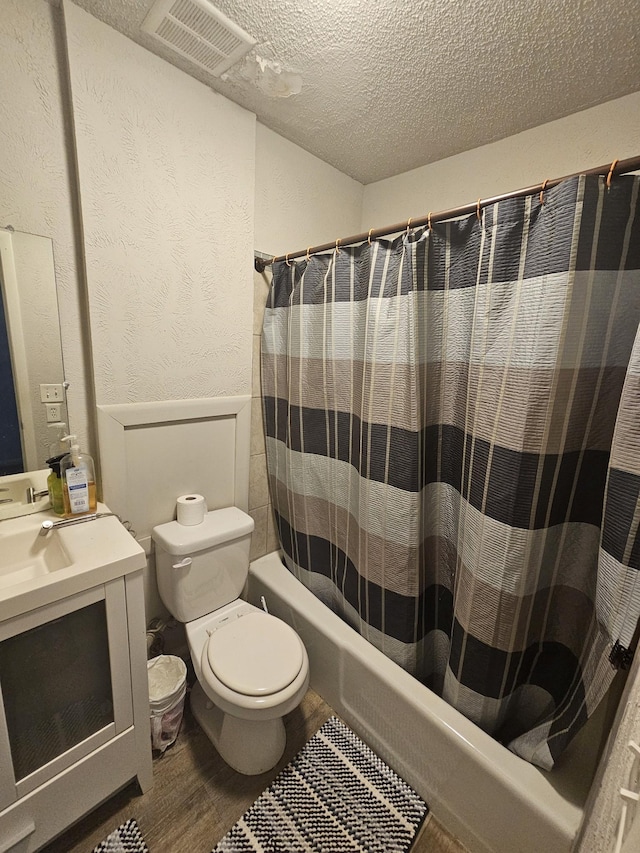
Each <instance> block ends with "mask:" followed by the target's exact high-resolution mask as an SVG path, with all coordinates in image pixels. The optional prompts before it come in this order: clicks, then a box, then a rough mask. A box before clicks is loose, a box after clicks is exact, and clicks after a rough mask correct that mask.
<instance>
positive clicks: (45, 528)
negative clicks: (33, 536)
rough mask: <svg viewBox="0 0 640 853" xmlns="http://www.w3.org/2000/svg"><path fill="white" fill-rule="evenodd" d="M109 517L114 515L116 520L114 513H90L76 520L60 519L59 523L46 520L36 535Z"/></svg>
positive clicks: (43, 534) (44, 534)
mask: <svg viewBox="0 0 640 853" xmlns="http://www.w3.org/2000/svg"><path fill="white" fill-rule="evenodd" d="M109 515H114V516H115V517H116V518H118V516H117V515H116V514H115V512H90V513H89V514H88V515H80V516H78V518H62V519H60V521H51V519H50V518H48V519H47V520H46V521H43V522H42V526H41V527H40V530H39V531H38V535H39V536H46V535H47V533H48V532H49V531H50V530H57V529H58V528H59V527H71V525H72V524H82V523H83V522H85V521H95V520H96V518H106V517H107V516H109ZM118 520H119V518H118Z"/></svg>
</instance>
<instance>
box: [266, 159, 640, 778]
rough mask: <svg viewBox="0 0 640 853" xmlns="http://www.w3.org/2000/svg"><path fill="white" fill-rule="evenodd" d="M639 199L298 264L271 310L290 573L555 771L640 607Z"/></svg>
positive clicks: (427, 232) (281, 275) (523, 202)
mask: <svg viewBox="0 0 640 853" xmlns="http://www.w3.org/2000/svg"><path fill="white" fill-rule="evenodd" d="M639 189H640V178H637V177H620V178H616V179H615V180H614V181H613V183H612V185H611V187H610V188H609V189H607V187H606V186H605V182H604V181H603V179H602V178H597V177H593V178H592V177H584V176H583V177H580V178H575V179H571V180H568V181H565V182H563V183H562V184H560V185H559V186H557V187H555V188H553V189H551V190H549V191H547V192H546V193H545V196H544V199H543V202H542V203H541V201H540V199H539V198H538V196H537V195H536V196H530V197H526V198H520V199H510V200H507V201H503V202H500V203H498V204H495V205H493V206H490V207H487V208H486V209H485V210H484V211H483V212H482V216H481V219H478V218H477V217H476V216H475V215H473V216H469V217H465V218H460V219H457V220H452V221H448V222H445V223H439V224H437V225H434V226H433V227H432V228H431V229H427V228H424V229H416V230H414V231H413V232H411V233H405V234H403V235H402V236H400V237H398V238H397V239H395V240H393V241H375V242H372V243H371V245H369V244H367V243H364V244H363V245H361V246H356V247H349V248H344V249H342V250H340V251H339V252H337V251H336V252H333V253H331V254H326V255H317V256H313V257H311V258H310V259H309V260H303V261H302V262H299V263H294V262H291V263H290V264H287V263H284V262H279V263H276V264H275V265H274V270H273V284H272V289H271V292H270V296H269V299H268V302H267V308H266V312H265V319H264V329H263V335H262V383H263V411H264V418H265V429H266V444H267V463H268V472H269V484H270V489H271V494H272V499H273V504H274V508H275V515H276V522H277V525H278V530H279V535H280V541H281V544H282V549H283V552H284V559H285V562H286V564H287V566H288V568H289V569H290V570H291V571H292V572H293V573H294V574H295V576H296V577H297V578H298V579H299V580H301V581H302V582H303V583H304V584H305V585H306V586H307V587H308V588H309V589H311V590H312V591H313V592H314V593H315V594H316V595H317V596H318V597H319V598H320V599H321V600H322V601H323V602H325V603H326V604H327V605H328V606H329V607H330V608H331V609H332V610H334V611H335V612H336V613H338V614H339V615H340V616H341V617H342V618H343V619H345V620H346V621H347V622H348V623H350V624H351V625H352V626H353V627H354V628H356V629H357V630H358V631H359V632H360V633H361V634H362V635H363V636H364V637H365V638H366V639H368V640H369V641H370V642H371V643H373V644H374V645H375V646H377V647H378V648H379V649H381V650H382V651H383V652H384V653H385V654H387V655H388V656H389V657H390V658H392V659H393V660H394V661H396V662H397V663H398V664H399V665H400V666H402V667H404V668H405V669H406V670H408V671H409V672H410V673H411V674H412V675H414V676H415V677H416V678H418V679H419V680H420V681H421V682H423V683H425V684H426V685H428V686H429V687H430V688H432V689H433V690H435V691H436V692H437V693H438V694H440V695H441V696H443V697H444V699H446V700H447V701H448V702H449V703H450V704H451V705H453V706H454V707H455V708H457V709H458V710H460V711H461V712H462V713H463V714H465V715H466V716H467V717H468V718H470V719H471V720H472V721H473V722H475V723H476V724H477V725H479V726H480V727H481V728H483V729H484V730H485V731H487V732H489V733H490V734H491V735H493V736H494V737H495V738H496V739H498V740H499V741H501V742H502V743H504V744H505V745H507V746H508V747H509V748H510V749H512V750H513V751H514V752H516V753H517V754H518V755H520V756H522V757H523V758H525V759H527V760H529V761H531V762H533V763H535V764H538V765H539V766H541V767H544V768H547V769H548V768H550V767H552V766H553V764H554V761H555V760H556V758H557V757H558V755H559V754H560V753H561V752H562V750H563V749H564V747H565V746H566V745H567V744H568V742H569V741H570V740H571V738H572V737H573V736H574V735H575V734H576V732H577V731H578V730H579V729H580V727H581V726H582V725H583V723H584V722H585V720H586V719H587V718H588V717H589V716H590V714H591V713H592V712H593V710H594V709H595V707H596V705H597V704H598V702H599V701H600V699H601V698H602V697H603V695H604V694H605V692H606V691H607V689H608V687H609V685H610V683H611V681H612V678H613V675H614V673H615V666H616V665H618V663H619V662H620V660H622V659H623V658H624V657H625V655H627V656H628V652H627V650H628V647H629V646H630V645H631V643H632V639H633V636H634V632H635V629H636V625H637V622H638V616H639V614H640V583H638V569H639V568H640V537H639V534H638V520H639V517H640V509H639V502H638V495H639V491H640V339H638V338H637V337H636V335H637V330H638V323H639V321H640V201H639Z"/></svg>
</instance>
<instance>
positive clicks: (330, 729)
mask: <svg viewBox="0 0 640 853" xmlns="http://www.w3.org/2000/svg"><path fill="white" fill-rule="evenodd" d="M428 811H429V809H428V806H427V804H426V803H425V802H424V800H422V799H421V797H419V796H418V794H416V792H415V791H414V790H413V788H411V787H410V786H409V785H408V784H407V783H406V782H404V781H403V780H402V779H401V778H400V777H399V776H398V775H397V774H396V773H395V772H394V771H393V770H392V769H391V768H390V767H389V766H388V765H387V764H385V762H384V761H382V759H380V758H378V756H377V755H376V754H375V753H374V752H372V751H371V750H370V749H369V747H368V746H367V745H366V744H364V743H363V742H362V741H361V740H360V738H359V737H358V736H357V735H356V734H355V733H354V732H352V731H351V729H350V728H348V727H347V726H346V725H345V724H344V723H342V722H341V721H340V720H338V718H337V717H331V718H330V719H329V720H327V722H326V723H325V724H324V725H323V726H322V728H321V729H320V730H319V731H318V732H316V734H315V735H314V736H313V737H312V738H311V740H310V741H309V742H308V743H307V744H306V745H305V746H304V747H303V749H302V750H301V751H300V752H299V753H298V754H297V755H296V757H295V758H294V759H293V761H291V762H290V763H289V764H288V765H287V766H286V767H285V768H284V770H283V771H282V772H281V773H280V774H279V775H278V776H277V778H276V779H275V780H274V782H272V784H271V785H270V786H269V787H268V788H267V790H266V791H264V793H262V794H261V795H260V796H259V797H258V799H257V800H256V801H255V803H254V804H253V805H252V806H251V807H250V808H249V809H248V810H247V811H246V812H245V813H244V815H243V816H242V817H241V818H240V820H239V821H238V822H237V823H236V824H235V825H234V826H233V827H232V828H231V829H230V830H229V832H228V833H227V834H226V835H225V837H224V838H223V839H222V841H220V843H219V844H218V845H217V846H216V847H215V849H214V851H213V853H245V852H246V853H347V851H353V853H403V851H407V850H409V849H410V848H411V845H412V844H413V841H414V839H415V837H416V834H417V832H418V829H419V828H420V827H421V826H422V823H423V821H424V819H425V817H426V816H427V813H428Z"/></svg>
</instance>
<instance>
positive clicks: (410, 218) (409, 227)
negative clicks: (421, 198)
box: [407, 216, 413, 237]
mask: <svg viewBox="0 0 640 853" xmlns="http://www.w3.org/2000/svg"><path fill="white" fill-rule="evenodd" d="M412 219H413V216H410V217H409V219H408V220H407V237H408V236H409V231H410V230H411V220H412Z"/></svg>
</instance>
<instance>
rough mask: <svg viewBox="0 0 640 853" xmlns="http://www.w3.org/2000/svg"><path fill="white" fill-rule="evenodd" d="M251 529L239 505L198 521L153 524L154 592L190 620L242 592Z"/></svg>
mask: <svg viewBox="0 0 640 853" xmlns="http://www.w3.org/2000/svg"><path fill="white" fill-rule="evenodd" d="M252 531H253V519H252V518H251V516H249V515H247V514H246V513H245V512H242V510H241V509H238V508H237V507H226V508H225V509H216V510H213V511H212V512H208V513H207V514H206V515H205V517H204V521H203V522H202V523H201V524H194V525H184V524H178V522H177V521H170V522H169V523H168V524H160V525H158V526H157V527H154V528H153V531H152V532H151V538H152V539H153V541H154V542H155V551H156V575H157V579H158V591H159V592H160V598H161V599H162V601H163V602H164V604H165V606H166V608H167V610H169V612H170V613H171V614H172V615H173V616H174V617H175V618H176V619H178V620H179V621H180V622H190V621H191V620H192V619H198V618H199V617H200V616H204V615H205V613H212V612H213V611H214V610H217V609H218V608H219V607H223V606H224V605H225V604H229V602H231V601H234V600H235V599H236V598H238V597H239V596H240V593H241V592H242V588H243V587H244V584H245V581H246V579H247V574H248V572H249V546H250V543H251V532H252Z"/></svg>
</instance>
